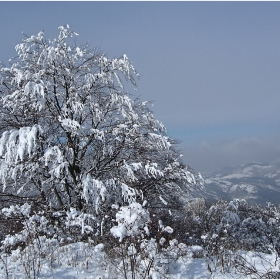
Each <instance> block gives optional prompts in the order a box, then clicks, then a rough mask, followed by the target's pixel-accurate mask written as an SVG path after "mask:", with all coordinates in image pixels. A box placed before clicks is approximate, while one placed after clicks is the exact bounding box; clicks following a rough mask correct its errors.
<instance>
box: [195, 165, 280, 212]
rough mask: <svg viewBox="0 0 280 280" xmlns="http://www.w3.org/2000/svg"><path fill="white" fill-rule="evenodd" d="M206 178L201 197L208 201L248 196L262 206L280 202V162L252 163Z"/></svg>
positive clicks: (225, 169) (247, 197)
mask: <svg viewBox="0 0 280 280" xmlns="http://www.w3.org/2000/svg"><path fill="white" fill-rule="evenodd" d="M203 178H204V180H205V191H204V192H203V193H202V194H201V193H200V195H199V196H202V197H204V198H205V199H206V201H208V202H214V201H217V200H219V199H223V200H232V199H246V200H247V201H248V202H249V203H253V204H260V205H262V206H265V205H266V204H267V202H271V203H273V204H274V205H278V204H279V203H280V163H274V164H259V163H249V164H246V165H241V166H237V167H230V168H224V169H222V170H220V171H218V172H215V173H212V174H209V175H207V176H205V175H204V176H203Z"/></svg>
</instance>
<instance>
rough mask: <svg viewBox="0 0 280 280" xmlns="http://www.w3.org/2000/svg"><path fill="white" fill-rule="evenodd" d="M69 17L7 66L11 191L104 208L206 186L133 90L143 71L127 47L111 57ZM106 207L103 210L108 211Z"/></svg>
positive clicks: (2, 154)
mask: <svg viewBox="0 0 280 280" xmlns="http://www.w3.org/2000/svg"><path fill="white" fill-rule="evenodd" d="M77 35H78V34H77V33H75V32H73V31H71V29H70V28H69V26H68V25H67V26H60V27H59V34H58V37H57V38H55V39H53V40H48V39H46V38H45V36H44V32H39V33H38V35H36V36H30V37H28V36H27V37H26V38H25V39H24V40H23V41H22V42H21V43H20V44H18V45H17V46H16V51H17V56H16V57H14V58H12V59H11V60H10V65H9V66H8V67H7V66H5V65H2V67H1V69H0V81H1V85H0V95H1V96H0V97H1V99H0V108H1V109H0V132H1V138H0V178H1V189H2V193H4V194H5V195H8V196H13V197H17V198H24V197H25V198H26V197H27V198H29V199H33V200H35V201H36V205H37V207H39V208H41V209H45V210H46V211H60V210H63V211H69V209H70V208H74V209H77V210H79V211H82V212H84V213H92V214H95V215H96V216H98V215H99V216H100V215H101V216H102V213H103V214H104V213H105V212H106V211H107V209H108V208H110V207H111V205H112V204H118V205H119V206H121V205H127V204H129V203H131V202H133V201H139V202H141V201H142V202H143V201H144V200H146V201H147V202H148V205H152V204H153V205H155V204H161V205H165V204H167V205H172V204H174V203H173V202H174V201H175V200H174V197H177V201H179V200H180V199H182V198H186V197H187V195H188V190H189V189H190V188H192V187H202V186H203V180H202V178H201V176H200V174H199V173H196V172H194V171H193V170H192V169H191V168H189V167H188V166H186V165H184V164H183V163H182V162H181V160H180V154H179V153H178V151H177V150H176V148H175V146H174V144H175V143H176V141H175V140H173V139H171V138H170V137H169V136H168V135H167V133H166V129H165V127H164V125H163V124H162V123H160V122H159V121H158V120H157V119H156V118H155V117H154V115H153V113H152V112H151V110H150V109H149V107H148V102H141V101H140V100H138V99H132V96H131V95H130V94H129V93H127V92H126V90H125V88H124V83H123V81H122V80H123V79H125V80H126V82H129V83H131V84H132V85H133V86H134V87H136V80H137V78H138V77H139V74H138V73H137V71H136V70H135V68H134V66H133V65H132V64H131V62H130V61H129V59H128V57H127V56H126V55H123V56H122V57H120V58H113V59H110V58H108V57H107V56H106V55H105V54H103V53H102V52H100V51H98V50H97V49H91V48H90V47H89V45H88V44H85V45H82V46H79V47H78V46H77V45H76V42H75V37H76V36H77ZM101 216H100V217H101Z"/></svg>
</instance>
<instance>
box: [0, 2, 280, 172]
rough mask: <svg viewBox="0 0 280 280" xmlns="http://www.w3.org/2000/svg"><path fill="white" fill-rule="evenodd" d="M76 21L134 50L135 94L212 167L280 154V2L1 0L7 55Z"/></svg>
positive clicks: (195, 157)
mask: <svg viewBox="0 0 280 280" xmlns="http://www.w3.org/2000/svg"><path fill="white" fill-rule="evenodd" d="M64 24H69V25H70V26H71V27H72V29H73V30H74V31H76V32H77V33H79V34H80V35H79V36H78V38H77V41H78V43H80V44H83V43H85V42H89V43H90V45H91V46H92V47H97V46H98V47H100V48H101V50H103V51H104V52H105V53H107V54H108V56H109V57H119V56H121V55H122V54H124V53H125V54H127V56H128V57H129V58H130V60H131V61H132V63H133V64H134V66H135V68H136V69H137V71H138V72H139V73H140V75H141V78H140V80H139V81H138V90H137V92H133V94H135V95H136V96H139V97H140V98H141V99H142V100H143V101H144V100H152V101H154V105H155V106H154V107H153V110H154V114H155V116H156V117H157V118H158V119H159V120H160V121H162V122H163V124H164V125H165V126H166V128H167V130H168V133H169V135H170V136H171V137H173V138H176V139H178V140H180V141H181V143H180V145H179V148H180V149H181V150H182V153H183V155H184V157H183V159H184V162H185V163H186V164H188V165H190V166H191V167H192V168H194V169H195V170H196V171H200V172H202V174H206V172H209V171H213V170H215V169H218V168H222V167H225V166H232V165H239V164H243V163H248V162H264V163H273V162H274V161H277V160H279V159H280V109H279V105H280V2H0V36H1V44H0V61H3V62H5V63H7V61H8V59H9V58H11V57H12V56H14V55H15V49H14V47H15V45H16V44H18V43H20V41H21V40H22V38H23V36H22V34H21V32H24V33H25V34H27V35H33V34H37V33H38V32H39V31H41V30H45V34H46V37H47V38H54V37H55V36H57V34H58V30H57V27H58V26H59V25H64Z"/></svg>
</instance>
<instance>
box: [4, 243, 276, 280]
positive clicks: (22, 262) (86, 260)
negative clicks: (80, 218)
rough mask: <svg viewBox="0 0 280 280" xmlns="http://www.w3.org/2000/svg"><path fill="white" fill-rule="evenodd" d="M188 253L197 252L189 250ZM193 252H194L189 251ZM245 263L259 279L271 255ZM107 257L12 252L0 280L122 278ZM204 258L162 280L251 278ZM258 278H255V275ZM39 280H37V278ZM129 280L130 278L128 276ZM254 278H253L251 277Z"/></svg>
mask: <svg viewBox="0 0 280 280" xmlns="http://www.w3.org/2000/svg"><path fill="white" fill-rule="evenodd" d="M189 249H190V252H191V251H195V250H196V248H195V247H194V248H191V247H189ZM192 249H194V250H192ZM243 256H244V257H245V259H246V260H247V261H248V262H250V263H251V264H252V265H254V267H256V268H257V269H258V270H259V272H260V275H261V273H262V272H265V271H268V269H271V260H273V258H274V256H273V255H270V256H269V255H266V256H264V257H265V258H264V259H261V258H260V256H259V255H258V256H257V255H255V254H254V253H252V252H248V253H247V254H246V255H245V254H244V255H243ZM108 260H109V259H108V257H107V255H106V254H105V253H104V251H103V246H102V245H97V246H92V245H89V244H86V243H83V242H78V243H75V244H69V245H66V246H63V247H60V248H59V249H58V250H56V251H54V252H52V254H51V255H49V256H48V258H47V259H40V258H38V259H34V258H33V259H32V256H31V254H30V256H28V255H25V256H24V258H23V257H22V255H21V254H19V252H18V254H17V253H16V252H15V253H14V254H13V255H12V257H5V256H3V255H2V260H1V266H0V267H1V270H0V273H1V274H0V276H1V278H34V276H35V277H36V275H39V278H60V279H72V278H76V279H90V278H91V279H92V278H93V279H102V278H124V276H123V274H122V273H121V269H120V268H121V265H120V266H116V265H114V264H112V263H110V262H108ZM211 267H212V271H211V272H212V273H210V271H209V262H208V261H206V259H205V258H194V257H193V255H192V254H188V255H187V256H186V257H184V258H179V259H178V260H177V261H176V262H172V263H171V264H170V265H169V271H168V274H166V275H165V277H164V278H173V279H174V278H176V279H192V278H204V279H205V278H208V279H209V278H220V279H221V278H252V275H251V276H250V275H249V276H248V277H246V276H245V275H241V274H240V273H235V272H234V271H233V269H231V270H230V271H227V272H226V273H222V272H221V271H220V270H219V269H217V268H215V266H213V263H210V269H211ZM255 276H257V275H255ZM150 277H152V278H163V277H161V275H160V274H158V273H157V272H156V271H154V272H152V273H151V276H150ZM36 278H38V277H36ZM128 278H130V277H129V275H128ZM254 278H255V277H254Z"/></svg>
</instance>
